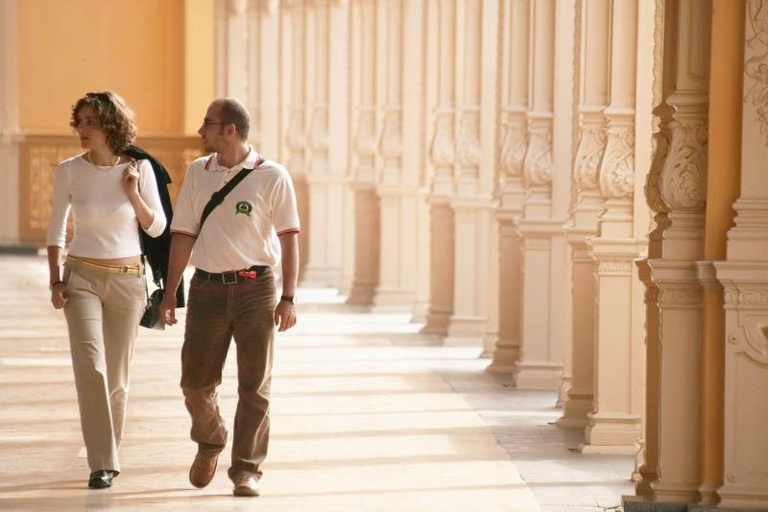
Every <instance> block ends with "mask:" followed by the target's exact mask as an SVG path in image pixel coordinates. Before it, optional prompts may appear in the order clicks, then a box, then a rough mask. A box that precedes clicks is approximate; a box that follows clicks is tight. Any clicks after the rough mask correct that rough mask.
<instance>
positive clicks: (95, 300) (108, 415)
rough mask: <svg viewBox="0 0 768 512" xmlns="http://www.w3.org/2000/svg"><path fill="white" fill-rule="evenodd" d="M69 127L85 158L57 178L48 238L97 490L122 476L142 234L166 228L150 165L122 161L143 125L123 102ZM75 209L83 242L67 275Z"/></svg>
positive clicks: (87, 112)
mask: <svg viewBox="0 0 768 512" xmlns="http://www.w3.org/2000/svg"><path fill="white" fill-rule="evenodd" d="M70 125H71V126H72V127H73V128H74V129H75V131H76V132H77V134H78V136H79V137H80V145H81V146H82V148H83V149H84V150H85V152H84V153H82V154H80V155H77V156H75V157H72V158H70V159H68V160H65V161H63V162H62V163H61V164H59V166H58V167H57V168H56V171H55V173H54V174H55V176H54V186H53V200H52V208H51V220H50V224H49V226H48V232H47V237H46V238H47V240H46V245H47V246H48V266H49V268H50V284H51V285H50V289H51V302H52V303H53V307H54V308H56V309H60V308H64V314H65V316H66V319H67V327H68V331H69V344H70V349H71V353H72V367H73V369H74V374H75V387H76V388H77V400H78V403H79V405H80V424H81V426H82V430H83V439H84V441H85V446H86V449H87V451H88V465H89V466H90V469H91V474H90V477H89V480H88V486H89V487H91V488H97V489H102V488H106V487H110V486H111V485H112V479H113V478H114V477H115V476H117V475H118V474H119V473H120V464H119V462H118V458H117V452H118V448H119V447H120V440H121V438H122V433H123V422H124V415H125V407H126V402H127V395H128V377H129V370H130V366H131V359H132V357H133V343H134V340H135V339H136V335H137V332H138V326H139V320H140V319H141V316H142V313H143V312H144V307H145V304H146V287H145V286H146V285H145V281H144V265H143V263H142V261H141V252H142V251H141V245H140V242H139V231H138V228H139V226H140V227H141V229H143V230H144V231H145V232H146V233H147V234H149V235H150V236H153V237H157V236H159V235H160V234H161V233H162V232H163V230H164V229H165V224H166V219H165V215H164V213H163V209H162V206H161V203H160V198H159V196H158V192H157V185H156V182H155V175H154V173H153V172H152V168H151V166H150V164H149V162H148V161H146V160H140V161H138V162H137V161H135V160H132V159H130V158H128V157H126V156H125V155H123V151H124V150H125V149H126V148H127V147H128V145H130V144H131V143H132V142H133V140H134V139H135V137H136V126H135V125H134V121H133V113H132V112H131V110H130V109H129V108H128V107H127V105H126V104H125V103H124V102H123V100H122V98H120V97H119V96H118V95H117V94H114V93H111V92H98V93H88V94H86V95H85V96H84V97H83V98H80V99H79V100H78V101H77V103H76V104H75V105H74V107H73V108H72V119H71V122H70ZM70 208H71V209H72V214H73V221H74V222H73V224H74V234H73V237H72V241H71V243H70V245H69V250H68V254H67V258H66V263H65V264H64V270H63V273H62V266H61V259H62V253H63V249H64V246H65V239H66V231H67V217H68V215H69V211H70Z"/></svg>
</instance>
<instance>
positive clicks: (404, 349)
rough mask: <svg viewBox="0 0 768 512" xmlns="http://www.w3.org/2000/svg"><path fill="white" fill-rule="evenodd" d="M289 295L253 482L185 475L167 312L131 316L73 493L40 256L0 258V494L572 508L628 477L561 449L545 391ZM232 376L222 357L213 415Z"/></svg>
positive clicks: (567, 443)
mask: <svg viewBox="0 0 768 512" xmlns="http://www.w3.org/2000/svg"><path fill="white" fill-rule="evenodd" d="M299 296H300V297H301V304H300V305H299V315H300V316H299V324H298V326H297V327H296V328H295V329H293V330H292V331H291V332H290V333H287V334H280V335H279V336H278V338H277V340H276V352H275V353H276V358H275V372H274V380H273V395H272V436H271V444H270V452H269V456H268V458H267V462H266V463H265V465H264V466H263V469H264V477H263V479H262V496H261V497H259V498H234V497H233V496H232V494H231V483H230V482H229V480H228V478H227V474H226V468H227V467H228V463H229V456H228V453H229V452H228V451H226V452H224V454H222V457H221V459H220V463H219V468H218V471H217V474H216V477H215V478H214V480H213V482H212V483H211V484H210V486H208V487H207V488H205V489H200V490H198V489H194V488H193V487H191V485H190V484H189V482H188V480H187V472H188V469H189V464H190V463H191V461H192V459H193V457H194V454H195V450H196V447H195V445H194V444H193V443H192V442H191V441H190V440H189V420H188V417H187V413H186V410H185V408H184V404H183V400H182V396H181V392H180V389H179V386H178V381H179V351H180V347H181V337H182V332H183V328H182V327H181V326H176V327H174V328H171V329H169V330H166V331H165V332H160V331H148V330H145V329H142V330H141V333H140V337H139V339H138V341H137V345H136V354H135V362H134V367H133V374H132V388H131V398H130V402H129V409H128V415H127V425H126V434H125V437H124V441H123V446H122V448H121V464H122V470H123V472H122V474H121V475H120V476H119V477H118V478H117V479H116V480H115V483H114V486H113V487H112V488H111V489H108V490H101V491H97V490H89V489H87V488H86V480H87V477H88V472H89V470H88V467H87V464H86V460H85V458H84V449H83V448H82V440H81V437H80V426H79V418H78V408H77V402H76V396H75V391H74V386H73V382H72V370H71V364H70V359H69V349H68V341H67V338H66V326H65V322H64V317H63V314H62V313H61V312H56V311H54V310H53V309H52V308H51V307H50V305H49V303H48V292H47V276H46V264H45V261H44V259H43V258H39V257H19V256H0V478H1V479H2V480H1V481H0V509H2V510H14V511H21V510H57V511H59V510H61V511H68V510H73V511H74V510H106V509H110V510H175V511H186V510H190V511H192V510H195V511H197V510H207V511H218V510H221V511H225V510H226V511H230V510H251V509H253V510H270V511H310V512H314V511H368V510H381V511H399V512H410V511H422V510H423V511H454V510H455V511H459V510H462V511H464V510H477V511H497V510H498V511H501V510H505V511H529V510H530V511H534V510H543V511H554V510H568V511H572V512H578V511H587V510H592V511H594V510H601V509H602V508H610V507H616V506H618V505H619V503H620V496H621V494H622V493H624V494H626V493H630V492H631V489H632V487H631V483H630V482H629V476H630V473H631V470H632V467H633V465H632V461H631V457H591V458H589V457H587V456H582V455H580V454H574V453H573V452H572V450H569V447H570V448H572V447H573V446H572V445H574V444H577V443H578V439H576V438H574V437H573V433H569V432H566V431H561V430H560V429H557V428H556V427H553V426H551V425H550V424H549V423H551V421H552V420H553V419H555V418H557V414H558V413H557V410H556V409H554V407H552V404H553V403H554V402H553V398H554V394H552V393H550V392H521V391H517V390H509V389H507V388H505V387H504V382H503V379H501V380H500V379H499V378H497V377H493V376H489V375H488V374H486V373H483V371H482V369H483V367H484V366H485V365H486V364H487V361H482V360H479V359H478V358H477V355H478V350H477V349H475V348H472V347H443V346H440V345H438V344H437V340H434V339H430V338H425V337H422V336H419V335H417V331H418V328H419V325H417V324H412V323H409V321H408V320H409V317H408V315H397V314H370V313H362V312H356V311H354V310H353V309H352V308H349V307H347V306H345V305H344V304H342V303H341V300H340V299H339V298H338V297H337V296H336V295H335V292H333V291H332V290H302V291H301V293H300V294H299ZM180 311H181V312H182V313H181V315H180V318H181V320H182V321H183V310H180ZM233 353H234V350H231V354H230V355H232V354H233ZM235 388H236V380H235V361H234V359H233V358H231V357H230V359H229V360H228V362H227V366H226V369H225V378H224V382H223V384H222V386H221V390H220V396H221V404H222V413H223V415H224V416H225V418H227V419H228V424H229V425H231V424H232V418H233V415H234V408H235V399H236V389H235ZM506 408H508V409H506ZM516 453H519V454H520V457H519V461H518V457H516ZM585 457H587V458H585ZM521 474H522V476H521Z"/></svg>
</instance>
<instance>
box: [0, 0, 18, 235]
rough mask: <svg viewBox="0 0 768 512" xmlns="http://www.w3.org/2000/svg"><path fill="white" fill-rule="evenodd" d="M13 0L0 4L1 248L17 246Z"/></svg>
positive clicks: (16, 64) (16, 107) (15, 51)
mask: <svg viewBox="0 0 768 512" xmlns="http://www.w3.org/2000/svg"><path fill="white" fill-rule="evenodd" d="M17 53H18V49H17V43H16V0H7V1H4V2H2V4H0V168H1V169H3V176H4V178H3V187H2V191H0V219H1V220H0V245H5V244H18V243H19V144H20V143H21V140H22V135H21V131H20V130H19V107H18V105H19V98H18V91H17V85H16V82H17V80H18V78H17V73H18V67H17V66H18V62H17V57H16V56H17Z"/></svg>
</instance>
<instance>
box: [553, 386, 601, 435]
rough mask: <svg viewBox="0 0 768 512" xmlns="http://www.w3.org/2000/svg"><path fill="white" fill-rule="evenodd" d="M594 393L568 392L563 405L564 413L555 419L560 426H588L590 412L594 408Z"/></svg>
mask: <svg viewBox="0 0 768 512" xmlns="http://www.w3.org/2000/svg"><path fill="white" fill-rule="evenodd" d="M593 398H594V397H593V396H592V395H575V394H572V393H569V394H568V399H567V400H566V401H565V404H564V405H563V415H562V416H561V417H560V418H559V419H558V420H557V421H555V425H556V426H558V427H560V428H587V425H589V414H590V413H591V412H592V411H593V410H594V402H593Z"/></svg>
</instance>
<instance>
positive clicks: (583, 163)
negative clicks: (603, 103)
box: [573, 109, 607, 190]
mask: <svg viewBox="0 0 768 512" xmlns="http://www.w3.org/2000/svg"><path fill="white" fill-rule="evenodd" d="M601 110H602V109H594V110H592V109H582V111H581V112H580V113H579V132H580V133H579V147H578V149H577V150H576V158H575V159H574V161H573V175H574V179H575V180H576V184H577V186H578V188H579V189H580V190H590V189H596V188H598V176H599V171H600V163H601V162H602V160H603V153H604V152H605V144H606V141H607V136H606V133H605V117H604V116H603V113H602V111H601Z"/></svg>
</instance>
